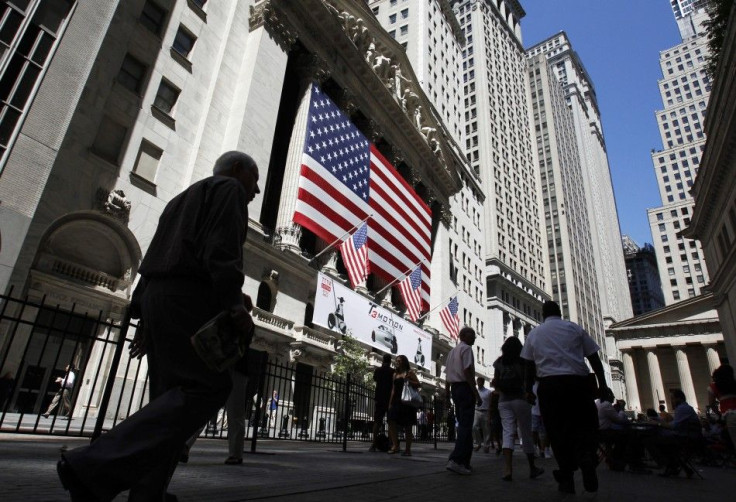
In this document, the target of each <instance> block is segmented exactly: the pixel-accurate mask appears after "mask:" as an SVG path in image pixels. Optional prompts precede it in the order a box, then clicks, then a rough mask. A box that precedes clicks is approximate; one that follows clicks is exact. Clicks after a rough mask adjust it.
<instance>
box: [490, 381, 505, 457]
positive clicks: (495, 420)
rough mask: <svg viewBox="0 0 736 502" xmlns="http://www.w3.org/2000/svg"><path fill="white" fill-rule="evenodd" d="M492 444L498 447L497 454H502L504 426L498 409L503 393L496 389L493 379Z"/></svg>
mask: <svg viewBox="0 0 736 502" xmlns="http://www.w3.org/2000/svg"><path fill="white" fill-rule="evenodd" d="M491 388H492V389H493V390H492V391H491V446H493V448H495V449H496V456H498V455H500V454H501V446H502V445H503V442H502V440H501V437H502V436H503V426H502V425H501V413H499V411H498V399H499V398H500V397H501V393H500V392H499V391H498V389H496V380H495V379H494V380H491Z"/></svg>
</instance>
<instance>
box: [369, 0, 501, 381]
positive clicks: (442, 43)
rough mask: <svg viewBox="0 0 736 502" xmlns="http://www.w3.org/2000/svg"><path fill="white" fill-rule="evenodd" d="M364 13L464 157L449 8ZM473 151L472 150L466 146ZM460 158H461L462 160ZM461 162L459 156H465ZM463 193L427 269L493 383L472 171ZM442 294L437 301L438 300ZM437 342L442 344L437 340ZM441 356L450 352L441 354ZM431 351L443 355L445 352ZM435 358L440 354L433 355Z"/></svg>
mask: <svg viewBox="0 0 736 502" xmlns="http://www.w3.org/2000/svg"><path fill="white" fill-rule="evenodd" d="M369 6H370V8H371V10H372V11H373V14H374V15H375V16H376V18H377V19H378V21H379V22H380V23H381V25H382V26H384V28H385V29H386V31H388V33H389V35H391V36H392V37H393V38H395V39H396V41H397V42H398V43H399V44H400V45H401V46H402V47H403V48H404V50H405V51H406V55H407V57H408V59H409V61H410V63H411V65H412V68H413V70H414V73H415V75H416V76H417V80H418V82H419V85H421V87H422V89H423V90H424V92H425V94H426V96H427V98H429V100H430V101H431V103H432V105H433V106H434V113H435V114H437V115H439V119H440V120H442V121H443V122H444V123H445V125H446V127H447V130H448V131H449V132H450V133H451V135H452V139H453V140H454V141H453V142H451V143H452V144H453V145H454V146H455V147H456V148H457V149H458V151H459V152H464V148H465V147H466V143H465V141H466V140H465V136H466V135H465V124H464V118H463V114H464V104H463V88H462V85H461V80H460V79H461V72H462V70H461V68H462V66H461V65H462V48H463V46H464V45H465V36H464V34H463V30H462V29H461V28H460V25H459V23H458V21H457V18H456V17H455V13H454V12H453V10H452V8H451V7H450V2H449V1H448V0H429V1H428V0H372V1H370V2H369ZM467 146H468V147H469V146H470V145H469V144H468V145H467ZM461 155H462V154H461ZM462 156H464V155H462ZM460 175H461V178H462V180H463V187H462V189H461V190H460V192H458V193H457V194H456V195H455V196H453V197H452V198H451V199H450V212H451V215H452V224H451V225H450V227H449V229H445V228H444V227H441V228H439V229H438V232H437V237H436V239H437V241H438V242H441V243H442V244H441V245H439V246H435V252H434V256H435V258H437V259H433V264H434V266H433V269H432V287H433V290H435V292H433V297H434V298H436V299H438V301H439V304H441V303H443V302H446V301H448V300H449V298H450V297H453V296H455V295H457V301H458V315H459V316H460V320H461V322H462V323H463V324H466V325H468V326H472V327H473V328H474V329H475V330H476V333H477V334H478V338H477V339H476V342H475V350H476V361H477V362H478V371H479V373H481V374H485V376H487V377H491V376H492V368H491V366H490V363H492V362H493V357H495V355H496V353H497V352H498V347H497V346H495V345H491V338H490V337H489V336H488V335H489V332H490V330H488V329H486V308H485V299H484V289H485V288H484V279H483V263H484V259H485V253H484V242H483V238H482V237H481V236H482V235H483V234H484V228H485V225H484V219H483V201H484V199H485V195H484V192H483V189H482V187H481V184H480V178H479V177H478V175H477V173H476V172H475V171H473V169H472V168H471V167H470V164H469V163H467V162H466V163H465V165H464V170H463V171H462V172H461V173H460ZM438 289H440V290H441V291H442V293H441V294H436V290H438ZM439 311H440V309H437V310H436V311H435V312H433V313H432V314H430V318H429V321H428V323H426V324H425V326H427V324H429V325H431V326H433V327H436V328H437V329H438V330H439V332H440V333H442V332H445V331H446V330H445V329H444V326H443V325H442V323H441V321H440V319H439V314H438V313H439ZM438 339H439V340H440V341H442V340H443V337H438ZM446 348H449V346H448V347H446ZM435 350H437V351H438V352H439V351H442V350H443V346H442V344H439V343H438V344H436V345H435ZM438 355H439V354H438Z"/></svg>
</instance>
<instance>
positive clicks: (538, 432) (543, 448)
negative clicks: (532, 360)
mask: <svg viewBox="0 0 736 502" xmlns="http://www.w3.org/2000/svg"><path fill="white" fill-rule="evenodd" d="M538 387H539V382H538V381H537V382H534V386H533V387H532V392H533V393H534V395H535V396H536V395H537V388H538ZM532 438H533V439H534V445H535V446H536V447H537V449H538V450H539V456H540V457H541V458H545V457H551V456H552V452H550V450H549V441H548V440H547V430H546V429H545V428H544V422H543V421H542V412H541V411H539V399H536V400H535V401H534V404H533V405H532Z"/></svg>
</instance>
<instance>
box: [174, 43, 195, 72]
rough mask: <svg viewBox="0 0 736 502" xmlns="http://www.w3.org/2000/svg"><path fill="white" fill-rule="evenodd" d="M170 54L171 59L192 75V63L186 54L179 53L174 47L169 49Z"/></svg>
mask: <svg viewBox="0 0 736 502" xmlns="http://www.w3.org/2000/svg"><path fill="white" fill-rule="evenodd" d="M169 53H170V54H171V57H172V58H173V59H174V61H176V62H177V63H179V64H180V65H182V66H183V67H184V69H185V70H186V71H188V72H189V73H192V62H191V61H189V60H188V59H187V57H186V56H185V55H184V54H182V53H181V52H179V51H177V50H176V49H174V48H173V47H172V48H171V49H169Z"/></svg>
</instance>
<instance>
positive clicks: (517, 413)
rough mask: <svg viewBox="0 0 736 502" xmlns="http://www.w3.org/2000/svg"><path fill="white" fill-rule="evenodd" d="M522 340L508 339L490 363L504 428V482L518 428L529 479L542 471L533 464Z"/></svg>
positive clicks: (530, 410)
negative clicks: (498, 395)
mask: <svg viewBox="0 0 736 502" xmlns="http://www.w3.org/2000/svg"><path fill="white" fill-rule="evenodd" d="M521 348H522V345H521V341H519V339H518V338H516V337H513V336H512V337H509V338H507V339H506V341H505V342H504V343H503V345H502V346H501V357H499V358H498V359H496V362H495V363H493V368H494V370H495V373H494V379H495V381H496V390H498V391H499V392H500V397H499V400H498V411H499V413H500V415H501V424H502V426H503V458H504V470H503V477H502V478H501V479H503V480H504V481H511V479H512V456H513V453H514V433H515V432H516V429H517V426H518V429H519V431H520V433H521V442H522V447H523V449H524V453H526V458H527V460H528V462H529V477H530V478H536V477H537V476H539V475H541V474H542V473H543V472H544V469H542V468H541V467H537V466H536V465H534V441H533V439H532V405H531V403H530V402H529V401H528V400H527V398H529V399H530V400H532V402H533V395H530V396H527V395H526V393H525V392H524V389H525V387H524V374H525V372H524V361H523V360H522V359H521Z"/></svg>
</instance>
